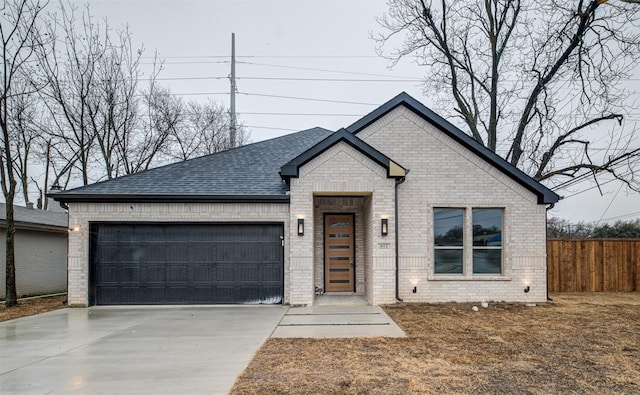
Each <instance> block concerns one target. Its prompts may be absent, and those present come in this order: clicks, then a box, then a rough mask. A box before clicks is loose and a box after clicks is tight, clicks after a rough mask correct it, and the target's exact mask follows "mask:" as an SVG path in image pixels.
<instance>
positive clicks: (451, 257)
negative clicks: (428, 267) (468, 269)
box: [434, 249, 462, 274]
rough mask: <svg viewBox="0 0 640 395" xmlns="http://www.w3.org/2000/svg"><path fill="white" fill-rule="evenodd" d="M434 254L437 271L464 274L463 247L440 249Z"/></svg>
mask: <svg viewBox="0 0 640 395" xmlns="http://www.w3.org/2000/svg"><path fill="white" fill-rule="evenodd" d="M434 255H435V258H434V269H435V270H434V271H435V273H440V274H462V249H456V250H447V249H438V250H435V254H434Z"/></svg>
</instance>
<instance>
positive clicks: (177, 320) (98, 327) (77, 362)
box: [0, 306, 288, 394]
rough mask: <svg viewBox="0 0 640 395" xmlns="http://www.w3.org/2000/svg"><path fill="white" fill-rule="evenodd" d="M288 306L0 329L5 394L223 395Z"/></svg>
mask: <svg viewBox="0 0 640 395" xmlns="http://www.w3.org/2000/svg"><path fill="white" fill-rule="evenodd" d="M287 310H288V307H286V306H229V307H225V306H222V307H220V306H213V307H212V306H203V307H194V306H187V307H142V308H140V307H135V308H129V307H113V308H106V307H94V308H88V309H64V310H58V311H53V312H50V313H44V314H40V315H37V316H32V317H26V318H20V319H17V320H12V321H8V322H3V323H0V389H1V390H0V392H2V393H3V394H16V393H29V394H36V393H37V394H66V393H82V394H106V393H108V394H124V393H126V394H132V393H154V394H158V393H167V394H169V393H170V394H175V393H188V394H200V393H206V394H218V393H220V394H226V393H227V392H228V391H229V389H231V387H232V385H233V383H234V382H235V379H236V377H237V376H238V375H239V374H240V373H241V372H242V370H243V369H244V368H245V367H246V366H247V364H248V363H249V361H250V360H251V358H252V357H253V355H254V354H255V352H256V351H257V350H258V348H260V346H261V345H262V343H263V342H264V341H265V340H266V339H267V338H268V337H269V336H270V335H271V334H272V332H273V331H274V329H275V327H276V325H278V323H279V322H280V320H281V319H282V317H283V316H284V314H285V313H286V312H287Z"/></svg>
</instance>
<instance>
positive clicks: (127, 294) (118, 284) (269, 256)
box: [90, 223, 284, 305]
mask: <svg viewBox="0 0 640 395" xmlns="http://www.w3.org/2000/svg"><path fill="white" fill-rule="evenodd" d="M91 235H92V236H91V258H90V259H91V262H90V267H91V273H90V277H91V281H90V284H91V286H90V299H91V300H90V302H91V303H92V304H99V305H113V304H196V303H245V304H260V303H268V304H275V303H282V297H283V294H284V287H283V282H284V280H283V277H284V276H283V270H284V263H283V262H284V261H283V248H282V241H281V236H282V235H283V225H282V224H148V223H145V224H92V226H91Z"/></svg>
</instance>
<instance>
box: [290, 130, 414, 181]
mask: <svg viewBox="0 0 640 395" xmlns="http://www.w3.org/2000/svg"><path fill="white" fill-rule="evenodd" d="M340 142H344V143H346V144H349V145H350V146H351V147H353V148H355V149H356V150H358V151H360V152H361V153H362V154H363V155H365V156H367V157H368V158H370V159H371V160H373V161H374V162H376V163H378V164H379V165H380V166H382V167H384V168H385V169H387V177H388V178H402V177H404V176H406V174H407V173H408V170H407V169H405V168H404V167H402V166H401V165H399V164H398V163H396V162H394V161H393V160H391V159H390V158H389V157H387V156H386V155H384V154H383V153H381V152H380V151H378V150H376V149H375V148H373V147H372V146H370V145H369V144H367V143H365V142H364V141H362V140H360V139H359V138H358V137H357V136H355V135H354V134H353V133H350V132H349V131H347V130H346V129H340V130H338V131H337V132H335V133H333V134H331V135H330V136H329V137H327V138H326V139H324V140H322V141H320V142H319V143H318V144H316V145H314V146H313V147H311V148H309V149H308V150H306V151H305V152H303V153H302V154H300V155H298V156H297V157H295V158H294V159H292V160H291V161H289V162H288V163H286V164H285V165H284V166H282V167H281V169H280V176H281V177H282V178H283V179H289V178H291V177H294V178H297V177H298V176H299V174H300V167H302V166H304V165H305V164H306V163H307V162H309V161H311V160H312V159H314V158H315V157H317V156H318V155H320V154H322V153H323V152H325V151H326V150H328V149H329V148H331V147H333V146H334V145H336V144H338V143H340Z"/></svg>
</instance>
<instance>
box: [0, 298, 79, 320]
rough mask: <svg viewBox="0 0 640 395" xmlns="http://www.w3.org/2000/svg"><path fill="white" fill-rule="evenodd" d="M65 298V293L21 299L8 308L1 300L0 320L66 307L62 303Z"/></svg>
mask: <svg viewBox="0 0 640 395" xmlns="http://www.w3.org/2000/svg"><path fill="white" fill-rule="evenodd" d="M65 299H67V296H66V295H62V296H47V297H42V298H29V299H23V300H19V301H18V305H17V306H14V307H11V308H10V309H8V308H6V307H5V305H4V301H1V302H0V322H2V321H8V320H12V319H14V318H20V317H26V316H29V315H34V314H40V313H44V312H47V311H51V310H58V309H61V308H63V307H66V305H65V304H62V301H63V300H65Z"/></svg>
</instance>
